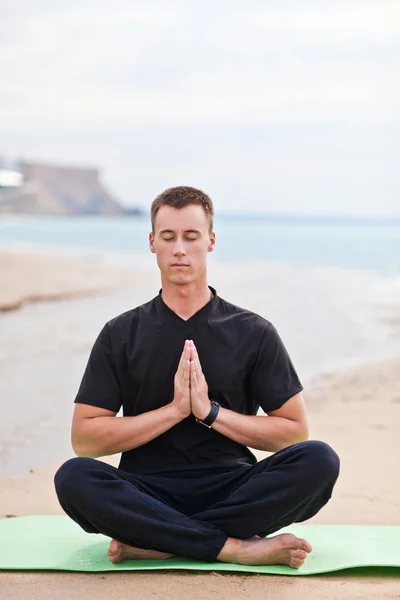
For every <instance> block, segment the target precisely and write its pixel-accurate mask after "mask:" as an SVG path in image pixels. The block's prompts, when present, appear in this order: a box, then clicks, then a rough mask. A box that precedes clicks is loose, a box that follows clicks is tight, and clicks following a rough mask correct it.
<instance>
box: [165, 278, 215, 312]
mask: <svg viewBox="0 0 400 600" xmlns="http://www.w3.org/2000/svg"><path fill="white" fill-rule="evenodd" d="M162 298H163V301H164V302H165V304H166V305H167V306H168V308H170V309H171V310H173V311H174V312H175V313H176V314H177V315H179V316H180V317H181V318H182V319H190V317H192V316H193V315H194V314H196V313H197V312H198V311H199V310H200V309H201V308H203V306H205V305H206V304H207V303H208V302H209V301H210V300H211V298H212V292H211V290H210V288H209V287H208V285H207V282H206V281H204V282H203V283H201V284H200V283H197V282H193V283H191V284H188V285H176V284H171V283H170V282H164V281H162Z"/></svg>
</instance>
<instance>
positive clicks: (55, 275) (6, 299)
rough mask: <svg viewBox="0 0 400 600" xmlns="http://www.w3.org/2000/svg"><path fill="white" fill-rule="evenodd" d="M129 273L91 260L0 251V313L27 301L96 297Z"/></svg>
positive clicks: (122, 281)
mask: <svg viewBox="0 0 400 600" xmlns="http://www.w3.org/2000/svg"><path fill="white" fill-rule="evenodd" d="M128 275H130V276H131V275H132V272H131V270H128V269H124V268H116V267H113V268H111V267H106V266H104V265H102V264H101V263H98V262H96V261H95V260H89V259H86V260H84V259H79V260H78V259H76V260H74V259H69V258H62V257H59V256H57V257H52V256H48V255H41V254H24V253H14V252H0V281H1V285H0V312H1V311H11V310H16V309H18V308H21V307H22V306H24V305H26V304H28V303H30V302H49V301H56V300H63V299H67V298H77V297H81V296H88V295H94V294H98V293H99V292H103V291H105V290H108V289H112V288H115V287H119V286H123V285H124V284H125V283H126V280H127V276H128Z"/></svg>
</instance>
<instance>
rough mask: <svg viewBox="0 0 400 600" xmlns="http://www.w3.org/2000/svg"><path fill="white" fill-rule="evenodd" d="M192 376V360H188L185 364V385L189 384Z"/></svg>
mask: <svg viewBox="0 0 400 600" xmlns="http://www.w3.org/2000/svg"><path fill="white" fill-rule="evenodd" d="M189 378H190V361H189V360H186V361H185V362H184V365H183V383H184V385H185V386H186V385H189Z"/></svg>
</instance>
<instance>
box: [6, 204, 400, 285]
mask: <svg viewBox="0 0 400 600" xmlns="http://www.w3.org/2000/svg"><path fill="white" fill-rule="evenodd" d="M149 229H150V226H149V220H148V218H147V217H146V218H143V219H133V218H132V219H130V218H125V219H120V218H107V217H102V218H96V217H73V218H65V217H32V218H30V217H28V218H27V217H24V218H18V217H4V216H3V217H1V218H0V244H2V245H3V246H4V245H5V246H7V245H10V244H12V245H20V246H23V247H27V248H32V249H37V248H40V247H46V248H47V250H48V247H49V246H52V247H54V248H57V249H58V250H61V249H64V250H65V251H66V252H67V253H69V252H73V249H74V251H75V252H76V251H77V250H79V249H80V250H81V251H89V252H99V253H102V254H108V253H112V254H132V253H134V254H137V253H139V254H141V253H148V252H149V250H148V233H149ZM215 231H216V234H217V246H216V250H215V252H214V253H213V254H212V255H210V260H222V261H226V260H244V261H245V260H266V261H272V262H285V263H288V264H293V265H303V266H321V265H322V266H331V267H340V268H355V269H371V270H375V271H379V272H381V273H385V274H388V275H390V274H393V275H394V274H398V273H400V224H399V223H398V222H396V223H391V222H390V221H386V222H375V223H374V222H367V221H352V220H347V221H346V220H345V219H342V220H332V221H330V220H327V219H312V218H309V219H304V218H297V217H286V218H285V217H281V218H276V217H275V218H273V217H267V216H262V217H260V216H258V217H257V216H251V215H241V216H238V215H235V216H234V215H230V216H228V215H224V216H217V218H216V219H215Z"/></svg>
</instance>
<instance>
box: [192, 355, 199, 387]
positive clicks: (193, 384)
mask: <svg viewBox="0 0 400 600" xmlns="http://www.w3.org/2000/svg"><path fill="white" fill-rule="evenodd" d="M196 369H197V367H196V364H195V362H194V360H191V361H190V382H191V385H192V386H197V383H198V378H197V372H196Z"/></svg>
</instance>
